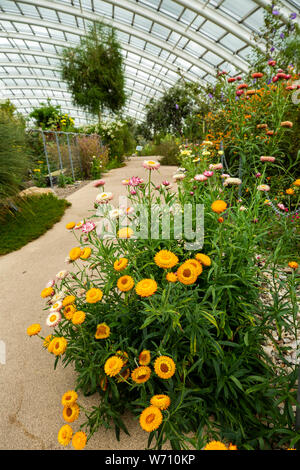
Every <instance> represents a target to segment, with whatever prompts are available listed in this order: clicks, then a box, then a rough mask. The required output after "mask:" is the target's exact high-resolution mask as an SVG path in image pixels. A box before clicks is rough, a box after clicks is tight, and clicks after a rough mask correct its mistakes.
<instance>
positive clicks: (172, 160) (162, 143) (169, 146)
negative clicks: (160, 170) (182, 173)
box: [142, 135, 179, 166]
mask: <svg viewBox="0 0 300 470" xmlns="http://www.w3.org/2000/svg"><path fill="white" fill-rule="evenodd" d="M142 154H143V156H149V157H150V156H153V155H154V156H157V157H161V158H160V163H161V164H162V165H174V166H176V165H177V166H178V164H179V160H178V154H179V146H178V141H177V140H176V139H175V138H174V137H173V136H171V135H166V136H165V137H164V138H162V139H159V141H158V142H157V143H154V142H153V143H151V144H147V145H145V147H143V150H142Z"/></svg>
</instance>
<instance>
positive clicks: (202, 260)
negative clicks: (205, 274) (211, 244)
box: [195, 253, 211, 266]
mask: <svg viewBox="0 0 300 470" xmlns="http://www.w3.org/2000/svg"><path fill="white" fill-rule="evenodd" d="M195 258H196V260H198V261H199V262H200V263H201V264H202V265H203V266H211V259H210V257H209V256H207V255H205V254H204V253H197V254H196V256H195Z"/></svg>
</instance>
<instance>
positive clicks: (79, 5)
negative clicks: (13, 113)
mask: <svg viewBox="0 0 300 470" xmlns="http://www.w3.org/2000/svg"><path fill="white" fill-rule="evenodd" d="M282 4H283V7H282V8H280V11H281V13H282V19H283V21H285V19H286V20H287V18H288V17H289V16H290V15H291V13H293V12H299V11H300V0H284V1H282ZM271 5H272V1H271V0H206V1H205V0H105V1H104V0H53V1H49V0H38V1H32V0H22V1H16V0H0V99H2V100H3V99H4V100H5V99H7V98H9V99H10V100H11V101H12V102H13V103H14V104H15V105H16V106H17V108H18V109H19V110H20V111H21V112H22V113H23V114H24V115H27V114H29V113H30V111H31V110H32V109H33V107H36V106H37V105H39V103H40V102H41V101H46V99H47V98H51V102H52V104H61V105H62V109H63V110H64V111H67V112H69V113H70V114H71V115H72V116H73V117H74V118H75V120H76V124H77V125H78V124H83V123H85V122H89V121H90V120H91V119H92V118H91V116H88V115H87V114H86V113H85V112H83V111H82V110H80V109H79V108H76V107H74V105H73V104H72V98H71V95H70V93H69V92H68V91H67V86H66V84H65V83H64V82H63V81H62V80H61V79H60V73H59V66H60V60H59V57H60V54H61V51H62V49H63V48H64V47H66V45H70V46H72V45H75V44H77V43H78V42H79V41H80V37H81V36H82V35H84V34H85V32H86V31H87V29H88V27H89V25H90V24H92V22H93V21H95V20H100V21H102V22H105V23H108V24H111V25H113V26H114V27H115V28H116V30H117V35H118V38H119V41H120V42H121V45H122V49H123V56H124V64H125V75H126V93H127V95H128V100H127V104H126V108H125V113H126V114H127V115H130V116H132V117H134V118H136V119H137V120H143V118H144V115H145V111H144V106H145V104H146V103H147V102H148V101H149V99H150V98H152V97H154V98H158V97H159V96H161V94H162V93H163V92H164V90H166V89H167V88H168V87H170V86H172V85H173V84H174V83H176V81H177V80H178V78H180V73H181V74H183V75H184V76H185V78H186V79H187V80H191V81H196V80H197V81H202V82H203V83H205V82H209V83H213V82H214V80H215V73H216V68H221V69H223V70H227V71H228V72H230V73H236V72H240V71H247V70H248V64H247V55H248V53H249V51H250V50H251V47H252V46H253V44H254V42H253V33H254V32H257V31H258V30H259V29H260V27H261V26H262V24H263V10H264V8H266V7H267V6H271ZM296 21H298V23H299V24H300V21H299V15H298V17H297V19H296Z"/></svg>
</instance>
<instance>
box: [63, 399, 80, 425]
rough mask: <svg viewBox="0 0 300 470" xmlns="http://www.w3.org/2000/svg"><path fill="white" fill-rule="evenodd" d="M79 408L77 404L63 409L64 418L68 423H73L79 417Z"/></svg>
mask: <svg viewBox="0 0 300 470" xmlns="http://www.w3.org/2000/svg"><path fill="white" fill-rule="evenodd" d="M79 411H80V410H79V406H78V405H77V403H72V404H71V405H66V406H64V408H63V413H62V414H63V418H64V420H65V421H67V423H73V422H74V421H76V419H77V418H78V416H79Z"/></svg>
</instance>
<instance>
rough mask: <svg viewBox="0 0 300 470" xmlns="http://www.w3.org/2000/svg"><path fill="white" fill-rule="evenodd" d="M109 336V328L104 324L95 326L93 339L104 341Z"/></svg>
mask: <svg viewBox="0 0 300 470" xmlns="http://www.w3.org/2000/svg"><path fill="white" fill-rule="evenodd" d="M109 335H110V328H109V326H108V325H107V324H106V323H100V324H99V325H97V329H96V333H95V338H96V339H106V338H108V337H109Z"/></svg>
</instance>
